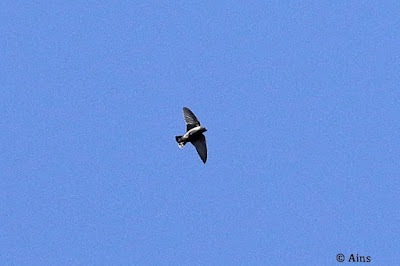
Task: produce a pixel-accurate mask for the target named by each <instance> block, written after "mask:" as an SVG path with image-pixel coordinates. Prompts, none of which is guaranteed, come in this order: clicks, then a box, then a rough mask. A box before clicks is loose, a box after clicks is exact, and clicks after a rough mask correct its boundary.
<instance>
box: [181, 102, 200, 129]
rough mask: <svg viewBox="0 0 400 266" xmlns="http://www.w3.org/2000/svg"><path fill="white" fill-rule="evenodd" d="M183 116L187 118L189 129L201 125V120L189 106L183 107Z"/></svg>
mask: <svg viewBox="0 0 400 266" xmlns="http://www.w3.org/2000/svg"><path fill="white" fill-rule="evenodd" d="M183 117H184V118H185V121H186V125H187V128H186V129H187V130H189V129H192V128H194V127H197V126H200V122H199V120H197V117H196V116H195V115H194V114H193V112H192V111H190V110H189V108H186V107H183Z"/></svg>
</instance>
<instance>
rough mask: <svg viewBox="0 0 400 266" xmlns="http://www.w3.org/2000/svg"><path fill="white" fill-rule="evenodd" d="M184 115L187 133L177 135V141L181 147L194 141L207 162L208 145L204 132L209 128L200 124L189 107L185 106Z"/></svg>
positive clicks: (202, 158) (194, 144) (203, 159)
mask: <svg viewBox="0 0 400 266" xmlns="http://www.w3.org/2000/svg"><path fill="white" fill-rule="evenodd" d="M183 117H184V118H185V121H186V133H185V134H184V135H183V136H175V139H176V142H178V146H179V148H181V149H182V148H183V147H184V146H185V144H186V143H188V142H190V143H192V144H193V146H194V147H195V148H196V150H197V153H198V154H199V156H200V158H201V160H202V161H203V163H206V161H207V145H206V138H205V137H204V135H203V132H206V131H207V129H206V128H205V127H202V126H201V125H200V122H199V120H198V119H197V118H196V116H195V115H194V114H193V112H192V111H190V110H189V108H186V107H183Z"/></svg>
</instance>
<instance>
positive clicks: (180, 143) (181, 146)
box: [175, 136, 186, 148]
mask: <svg viewBox="0 0 400 266" xmlns="http://www.w3.org/2000/svg"><path fill="white" fill-rule="evenodd" d="M175 139H176V142H178V146H179V148H183V146H185V144H186V142H185V141H184V140H182V136H175Z"/></svg>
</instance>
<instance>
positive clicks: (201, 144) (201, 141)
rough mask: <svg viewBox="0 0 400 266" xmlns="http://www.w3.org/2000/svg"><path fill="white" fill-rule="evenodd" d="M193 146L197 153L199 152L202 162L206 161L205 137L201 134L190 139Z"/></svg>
mask: <svg viewBox="0 0 400 266" xmlns="http://www.w3.org/2000/svg"><path fill="white" fill-rule="evenodd" d="M191 142H192V144H193V146H195V147H196V150H197V153H198V154H199V156H200V158H201V160H202V161H203V163H206V161H207V145H206V138H205V137H204V135H203V134H201V135H199V136H198V137H197V138H196V139H194V140H192V141H191Z"/></svg>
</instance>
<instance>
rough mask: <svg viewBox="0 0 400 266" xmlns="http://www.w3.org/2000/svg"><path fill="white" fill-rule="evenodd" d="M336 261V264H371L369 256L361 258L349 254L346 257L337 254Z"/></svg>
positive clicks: (360, 256) (357, 255)
mask: <svg viewBox="0 0 400 266" xmlns="http://www.w3.org/2000/svg"><path fill="white" fill-rule="evenodd" d="M336 260H337V261H338V262H371V256H362V255H359V254H358V253H357V254H353V253H351V254H350V255H348V256H345V255H344V254H342V253H338V254H337V255H336Z"/></svg>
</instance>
